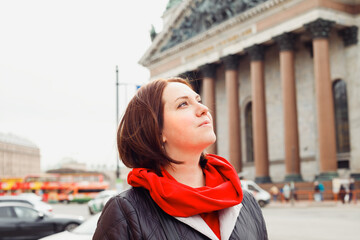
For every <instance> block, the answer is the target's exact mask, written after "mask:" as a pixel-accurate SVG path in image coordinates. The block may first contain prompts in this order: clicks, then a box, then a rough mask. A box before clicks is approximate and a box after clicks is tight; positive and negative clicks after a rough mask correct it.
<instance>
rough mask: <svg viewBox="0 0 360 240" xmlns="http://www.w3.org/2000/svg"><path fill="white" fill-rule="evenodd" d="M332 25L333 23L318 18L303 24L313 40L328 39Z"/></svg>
mask: <svg viewBox="0 0 360 240" xmlns="http://www.w3.org/2000/svg"><path fill="white" fill-rule="evenodd" d="M334 24H335V22H334V21H330V20H325V19H322V18H318V19H316V20H315V21H313V22H311V23H307V24H305V25H304V27H305V29H306V30H307V31H308V32H309V33H310V34H311V37H312V38H313V39H316V38H328V37H329V34H330V31H331V28H332V27H333V25H334Z"/></svg>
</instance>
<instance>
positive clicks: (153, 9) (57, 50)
mask: <svg viewBox="0 0 360 240" xmlns="http://www.w3.org/2000/svg"><path fill="white" fill-rule="evenodd" d="M167 2H168V1H167V0H136V1H126V0H97V1H91V0H61V1H60V0H31V1H30V0H1V1H0V33H1V38H0V132H1V133H5V134H6V133H12V134H15V135H17V136H19V137H22V138H26V139H28V140H30V141H31V142H33V143H35V144H36V145H37V146H38V147H39V148H40V152H41V166H42V169H48V168H49V167H52V166H55V165H56V164H57V163H58V162H59V161H60V160H62V159H63V158H73V159H75V160H77V161H79V162H84V163H87V164H88V166H89V167H91V166H96V165H97V164H100V165H103V164H107V165H116V140H115V137H116V124H115V121H116V88H115V81H116V74H115V66H116V65H118V66H119V81H120V82H126V83H134V85H135V84H139V83H144V82H146V81H148V79H149V72H148V70H147V69H145V68H144V67H142V66H140V65H138V63H137V62H138V61H139V59H140V58H141V56H142V55H143V54H144V53H145V51H146V49H147V48H148V47H149V46H150V44H151V41H150V37H149V30H150V28H151V24H154V25H155V28H156V29H157V31H159V30H161V28H162V19H161V16H162V14H163V12H164V10H165V8H166V4H167ZM124 88H125V87H124V86H121V89H120V94H121V95H120V96H119V100H120V113H122V112H123V110H124V106H125V104H124V102H125V96H124V93H125V90H124ZM134 89H135V86H131V85H128V89H127V95H128V97H130V96H131V95H132V94H133V92H134Z"/></svg>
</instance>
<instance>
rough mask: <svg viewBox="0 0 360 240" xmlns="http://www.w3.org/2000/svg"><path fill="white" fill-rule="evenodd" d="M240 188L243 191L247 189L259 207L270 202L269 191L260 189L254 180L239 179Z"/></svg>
mask: <svg viewBox="0 0 360 240" xmlns="http://www.w3.org/2000/svg"><path fill="white" fill-rule="evenodd" d="M240 182H241V188H242V189H243V190H245V191H249V192H250V193H252V195H253V196H254V197H255V199H256V201H257V202H258V203H259V205H260V207H265V206H266V205H267V204H269V203H270V198H271V196H270V193H268V192H267V191H265V190H264V189H262V188H261V187H260V186H259V185H257V184H256V183H255V182H254V181H251V180H244V179H242V180H240Z"/></svg>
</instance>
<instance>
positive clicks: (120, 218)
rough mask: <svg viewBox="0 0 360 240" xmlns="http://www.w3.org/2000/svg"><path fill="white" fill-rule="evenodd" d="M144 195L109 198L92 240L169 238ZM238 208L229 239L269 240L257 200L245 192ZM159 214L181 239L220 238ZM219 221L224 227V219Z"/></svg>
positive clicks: (133, 193)
mask: <svg viewBox="0 0 360 240" xmlns="http://www.w3.org/2000/svg"><path fill="white" fill-rule="evenodd" d="M145 194H148V193H147V192H145V191H144V190H143V189H142V188H130V189H129V190H127V191H125V192H123V193H121V194H119V195H118V196H116V197H113V198H112V199H110V200H109V201H108V203H107V204H106V206H105V207H104V209H103V212H102V214H101V216H100V219H99V221H98V224H97V228H96V231H95V233H94V236H93V240H115V239H134V240H135V239H136V240H138V239H143V240H162V239H168V238H166V235H165V231H164V230H163V227H162V225H161V224H160V221H159V219H158V216H157V214H156V210H155V209H154V208H153V205H152V203H150V202H149V198H147V196H146V195H145ZM156 206H157V205H156ZM239 206H240V207H239V208H238V209H240V210H239V211H240V212H239V214H238V215H235V218H234V224H227V225H230V228H231V229H229V230H230V232H229V235H230V237H229V238H228V239H232V240H235V239H236V240H242V239H244V240H267V239H268V236H267V231H266V226H265V221H264V218H263V215H262V212H261V209H260V207H259V205H258V203H257V202H256V200H255V199H254V197H253V196H252V195H251V194H250V193H248V192H246V191H244V198H243V201H242V203H241V204H240V205H239ZM160 211H161V212H162V214H161V216H163V217H164V220H165V221H171V223H172V224H173V226H174V228H175V230H176V232H177V235H178V236H179V238H180V239H181V240H196V239H217V238H216V237H215V238H213V237H211V238H210V237H209V235H208V236H206V235H204V234H203V233H201V232H200V231H202V229H199V230H200V231H198V230H195V229H194V228H193V227H190V226H189V225H187V224H185V223H183V222H182V221H179V219H176V218H174V217H172V216H170V215H168V214H166V213H165V212H163V211H162V210H160ZM221 211H222V210H221ZM219 214H220V213H219ZM236 216H238V217H237V218H236ZM219 219H220V224H221V218H219ZM224 225H225V224H224ZM205 228H206V227H205ZM221 228H222V227H221ZM214 236H215V235H214ZM222 240H225V239H222Z"/></svg>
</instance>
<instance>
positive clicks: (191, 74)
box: [178, 71, 194, 80]
mask: <svg viewBox="0 0 360 240" xmlns="http://www.w3.org/2000/svg"><path fill="white" fill-rule="evenodd" d="M178 77H181V78H186V79H189V80H192V79H193V78H194V72H193V71H187V72H184V73H180V74H179V75H178Z"/></svg>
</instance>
